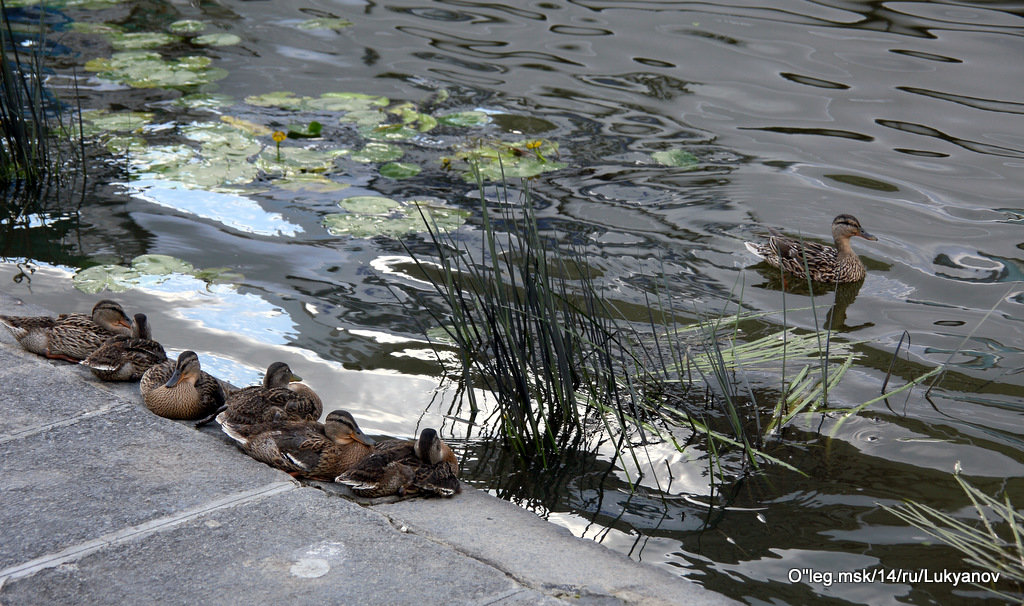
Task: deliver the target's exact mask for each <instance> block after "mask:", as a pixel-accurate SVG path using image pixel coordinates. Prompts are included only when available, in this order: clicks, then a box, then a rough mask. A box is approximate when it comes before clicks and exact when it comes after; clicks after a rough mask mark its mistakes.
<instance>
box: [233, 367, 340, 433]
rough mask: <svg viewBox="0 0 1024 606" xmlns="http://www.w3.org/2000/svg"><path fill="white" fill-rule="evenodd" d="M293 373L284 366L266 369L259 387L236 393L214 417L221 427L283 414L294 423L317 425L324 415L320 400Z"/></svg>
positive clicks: (262, 420)
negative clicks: (317, 421) (306, 422)
mask: <svg viewBox="0 0 1024 606" xmlns="http://www.w3.org/2000/svg"><path fill="white" fill-rule="evenodd" d="M300 380H301V378H300V377H298V376H296V375H295V373H293V372H292V369H291V368H289V367H288V365H287V364H285V363H284V362H274V363H273V364H271V365H270V366H268V367H267V374H266V375H264V376H263V383H262V384H261V385H252V386H249V387H245V388H243V389H239V390H238V391H236V392H234V393H232V394H231V395H230V396H228V398H227V401H226V402H225V403H224V409H223V411H222V412H220V413H219V414H218V415H217V421H218V422H220V423H221V424H222V425H223V424H224V423H229V424H231V425H235V426H240V425H255V424H257V423H263V422H267V421H272V420H274V418H275V417H280V415H281V414H282V413H283V414H286V415H288V416H291V417H293V418H294V419H295V420H300V421H301V420H308V421H316V420H317V419H319V418H320V415H321V414H323V411H324V405H323V402H322V401H321V400H320V396H318V395H317V394H316V392H315V391H313V390H312V389H311V388H310V387H309V386H308V385H306V384H305V383H298V382H297V381H300Z"/></svg>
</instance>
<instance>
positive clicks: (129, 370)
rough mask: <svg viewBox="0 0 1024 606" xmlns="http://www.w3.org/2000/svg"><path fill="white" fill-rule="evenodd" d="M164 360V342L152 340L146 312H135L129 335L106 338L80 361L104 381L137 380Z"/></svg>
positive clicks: (165, 355) (165, 358)
mask: <svg viewBox="0 0 1024 606" xmlns="http://www.w3.org/2000/svg"><path fill="white" fill-rule="evenodd" d="M166 360H167V353H166V352H165V351H164V347H163V345H160V344H159V343H157V342H156V341H154V340H153V330H152V329H151V328H150V326H149V320H148V319H147V318H146V314H135V318H134V320H133V321H132V334H131V335H130V336H126V335H117V336H115V337H111V338H109V339H107V342H106V343H104V344H103V345H102V346H101V347H100V348H99V349H97V350H96V351H94V352H92V353H91V354H89V357H87V358H86V359H84V360H82V361H81V362H80V364H82V365H83V366H87V367H89V370H91V371H92V374H94V375H96V376H97V377H99V378H101V379H103V380H104V381H138V380H139V379H140V378H141V377H142V375H143V373H145V372H146V371H147V370H149V369H150V368H152V367H153V366H154V365H156V364H159V363H160V362H164V361H166Z"/></svg>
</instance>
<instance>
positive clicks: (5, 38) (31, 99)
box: [0, 0, 84, 214]
mask: <svg viewBox="0 0 1024 606" xmlns="http://www.w3.org/2000/svg"><path fill="white" fill-rule="evenodd" d="M44 14H45V13H44V12H41V13H40V23H39V26H38V31H37V32H36V35H37V42H36V44H35V45H34V46H32V47H31V50H24V49H22V50H19V45H18V44H17V39H16V37H15V35H14V30H13V29H12V27H11V23H10V22H9V20H8V18H7V8H6V6H5V5H4V3H3V1H2V0H0V49H3V51H2V52H3V56H2V57H0V186H6V187H8V188H11V187H13V188H15V190H17V189H29V190H40V189H45V188H46V187H48V186H49V185H51V184H59V183H60V182H61V181H62V180H63V177H62V174H63V173H64V171H65V170H66V168H67V165H68V163H69V162H70V161H74V162H75V163H76V164H77V166H79V167H81V166H84V152H83V151H82V149H81V148H80V147H79V148H78V149H72V148H68V147H67V146H66V145H65V144H64V141H65V139H62V138H61V137H60V134H61V133H63V132H66V131H67V130H68V129H69V128H71V127H72V126H73V125H71V124H66V123H65V118H66V116H65V114H64V113H63V112H62V111H61V107H60V103H59V102H58V101H57V100H56V99H55V97H54V96H53V94H52V92H51V91H48V90H47V89H46V88H45V87H44V80H45V66H44V65H43V55H44V49H45V44H44V41H45V33H46V28H45V25H44V24H43V21H42V20H43V15H44ZM79 115H80V114H79ZM77 123H78V126H80V119H79V120H78V121H77ZM68 151H71V154H72V156H71V157H68V153H67V152H68ZM14 197H15V196H10V195H9V196H5V199H6V200H7V201H8V202H10V200H11V199H13V198H14ZM4 207H5V208H6V207H7V204H5V205H4ZM6 210H7V211H8V214H9V213H10V211H11V209H10V208H6Z"/></svg>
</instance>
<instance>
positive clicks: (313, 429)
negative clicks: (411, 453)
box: [217, 406, 374, 481]
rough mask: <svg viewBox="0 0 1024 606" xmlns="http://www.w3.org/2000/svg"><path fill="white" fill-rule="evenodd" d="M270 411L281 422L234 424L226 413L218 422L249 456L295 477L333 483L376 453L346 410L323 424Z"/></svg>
mask: <svg viewBox="0 0 1024 606" xmlns="http://www.w3.org/2000/svg"><path fill="white" fill-rule="evenodd" d="M268 411H269V412H271V413H276V414H278V415H279V416H278V420H276V421H265V422H262V423H258V424H255V425H235V424H232V423H230V422H226V421H225V420H224V419H223V417H224V416H225V415H226V414H227V411H225V412H223V413H221V414H220V415H218V417H217V422H219V423H221V429H222V430H223V431H224V433H226V434H228V436H230V437H231V438H232V439H233V440H235V441H236V442H237V443H238V446H239V448H241V449H242V450H243V451H244V452H245V453H246V454H248V455H249V456H250V457H252V458H254V459H256V460H257V461H261V462H263V463H266V464H267V465H270V466H272V467H276V468H278V469H283V470H284V471H287V472H288V473H290V474H292V475H293V476H296V477H303V478H308V479H311V480H325V481H331V480H333V479H334V478H335V477H337V475H338V474H339V473H341V472H343V471H345V470H346V469H348V468H350V467H352V466H353V465H355V464H356V463H358V462H359V461H361V460H362V459H363V457H365V456H366V455H368V454H370V452H372V450H373V448H372V447H373V444H374V441H373V439H372V438H370V437H369V436H367V435H365V434H364V433H363V432H362V430H360V429H359V425H358V424H357V423H356V421H355V419H354V418H352V415H351V414H350V413H348V412H347V411H344V410H334V411H331V412H330V413H329V414H328V415H327V418H326V419H324V422H323V423H322V424H321V423H317V422H315V421H300V420H295V419H294V417H291V416H290V415H289V414H288V413H286V412H284V410H283V409H281V408H280V407H276V406H275V407H270V409H268ZM282 419H283V420H282Z"/></svg>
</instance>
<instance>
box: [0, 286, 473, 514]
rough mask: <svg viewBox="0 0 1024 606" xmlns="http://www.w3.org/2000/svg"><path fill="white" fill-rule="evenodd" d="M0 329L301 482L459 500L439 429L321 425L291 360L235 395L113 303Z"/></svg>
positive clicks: (335, 418)
mask: <svg viewBox="0 0 1024 606" xmlns="http://www.w3.org/2000/svg"><path fill="white" fill-rule="evenodd" d="M0 323H2V324H3V325H4V326H6V327H7V329H8V330H9V331H10V332H11V334H12V335H14V338H15V339H17V341H18V343H20V344H21V346H22V347H24V348H25V349H26V350H28V351H31V352H33V353H36V354H39V355H42V356H45V357H47V358H51V359H59V360H66V361H69V362H76V363H80V364H83V365H84V366H87V367H88V368H89V370H91V371H92V373H93V374H95V375H96V376H97V377H99V378H100V379H103V380H105V381H139V388H140V391H141V392H142V399H143V401H144V402H145V404H146V407H147V408H149V410H151V411H152V412H154V413H156V414H158V415H160V416H162V417H166V418H169V419H190V420H198V422H197V423H196V426H197V427H198V426H200V425H203V424H205V423H209V422H211V421H216V422H217V423H218V424H220V427H221V429H222V430H223V431H224V433H226V434H227V435H228V436H230V437H231V439H233V440H234V441H235V443H236V444H237V445H238V447H239V448H240V449H241V450H242V451H243V452H245V453H246V454H248V455H249V456H251V457H252V458H254V459H256V460H257V461H261V462H263V463H266V464H267V465H271V466H273V467H276V468H278V469H283V470H285V471H287V472H288V473H290V474H292V475H293V476H295V477H301V478H306V479H310V480H321V481H327V482H339V483H342V484H346V485H348V486H349V487H351V488H352V490H353V492H355V493H356V494H357V495H359V496H365V497H383V496H390V495H399V496H405V495H438V496H452V495H454V494H456V493H458V492H460V485H459V479H458V459H457V458H456V457H455V453H453V452H452V449H451V448H449V447H448V445H447V444H445V443H444V441H442V440H441V438H440V436H439V435H438V434H437V432H436V431H435V430H433V429H424V430H423V431H422V432H421V433H420V435H419V438H418V439H416V440H383V441H380V442H376V441H375V440H373V439H372V438H370V437H369V436H367V435H366V434H364V433H363V432H362V430H360V429H359V425H358V424H357V423H356V420H355V419H354V418H353V417H352V415H351V414H350V413H348V412H347V411H344V410H335V411H332V412H330V413H329V414H328V415H327V417H326V418H325V419H324V422H323V423H320V422H319V419H320V416H321V415H322V414H323V402H322V401H321V400H320V397H319V396H318V395H317V394H316V392H314V391H313V389H311V388H310V387H309V386H308V385H306V384H304V383H301V382H299V381H300V380H301V379H300V378H299V377H298V376H296V375H295V374H294V373H293V372H292V370H291V369H290V368H289V367H288V365H287V364H285V363H284V362H274V363H273V364H271V365H270V366H269V367H268V368H267V372H266V375H265V376H264V379H263V382H262V384H260V385H253V386H250V387H245V388H243V389H237V390H236V389H232V388H231V387H230V386H229V385H227V384H225V383H224V382H222V381H220V380H219V379H217V378H216V377H214V376H212V375H210V374H208V373H206V372H204V371H203V370H202V368H201V367H200V365H199V356H198V355H196V353H195V352H194V351H185V352H182V354H181V355H179V356H178V358H177V359H176V360H171V359H168V357H167V354H166V353H165V352H164V348H163V346H161V345H160V343H158V342H156V341H154V340H153V335H152V330H151V328H150V326H149V322H148V321H147V319H146V315H145V314H141V313H140V314H135V316H134V319H129V318H128V316H127V314H125V312H124V309H123V308H122V307H121V306H120V305H119V304H118V303H116V302H114V301H110V300H106V299H105V300H102V301H100V302H98V303H96V305H95V306H94V307H93V309H92V313H91V314H88V315H87V314H80V313H71V314H62V315H60V316H57V317H56V318H53V317H46V316H2V315H0Z"/></svg>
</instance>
